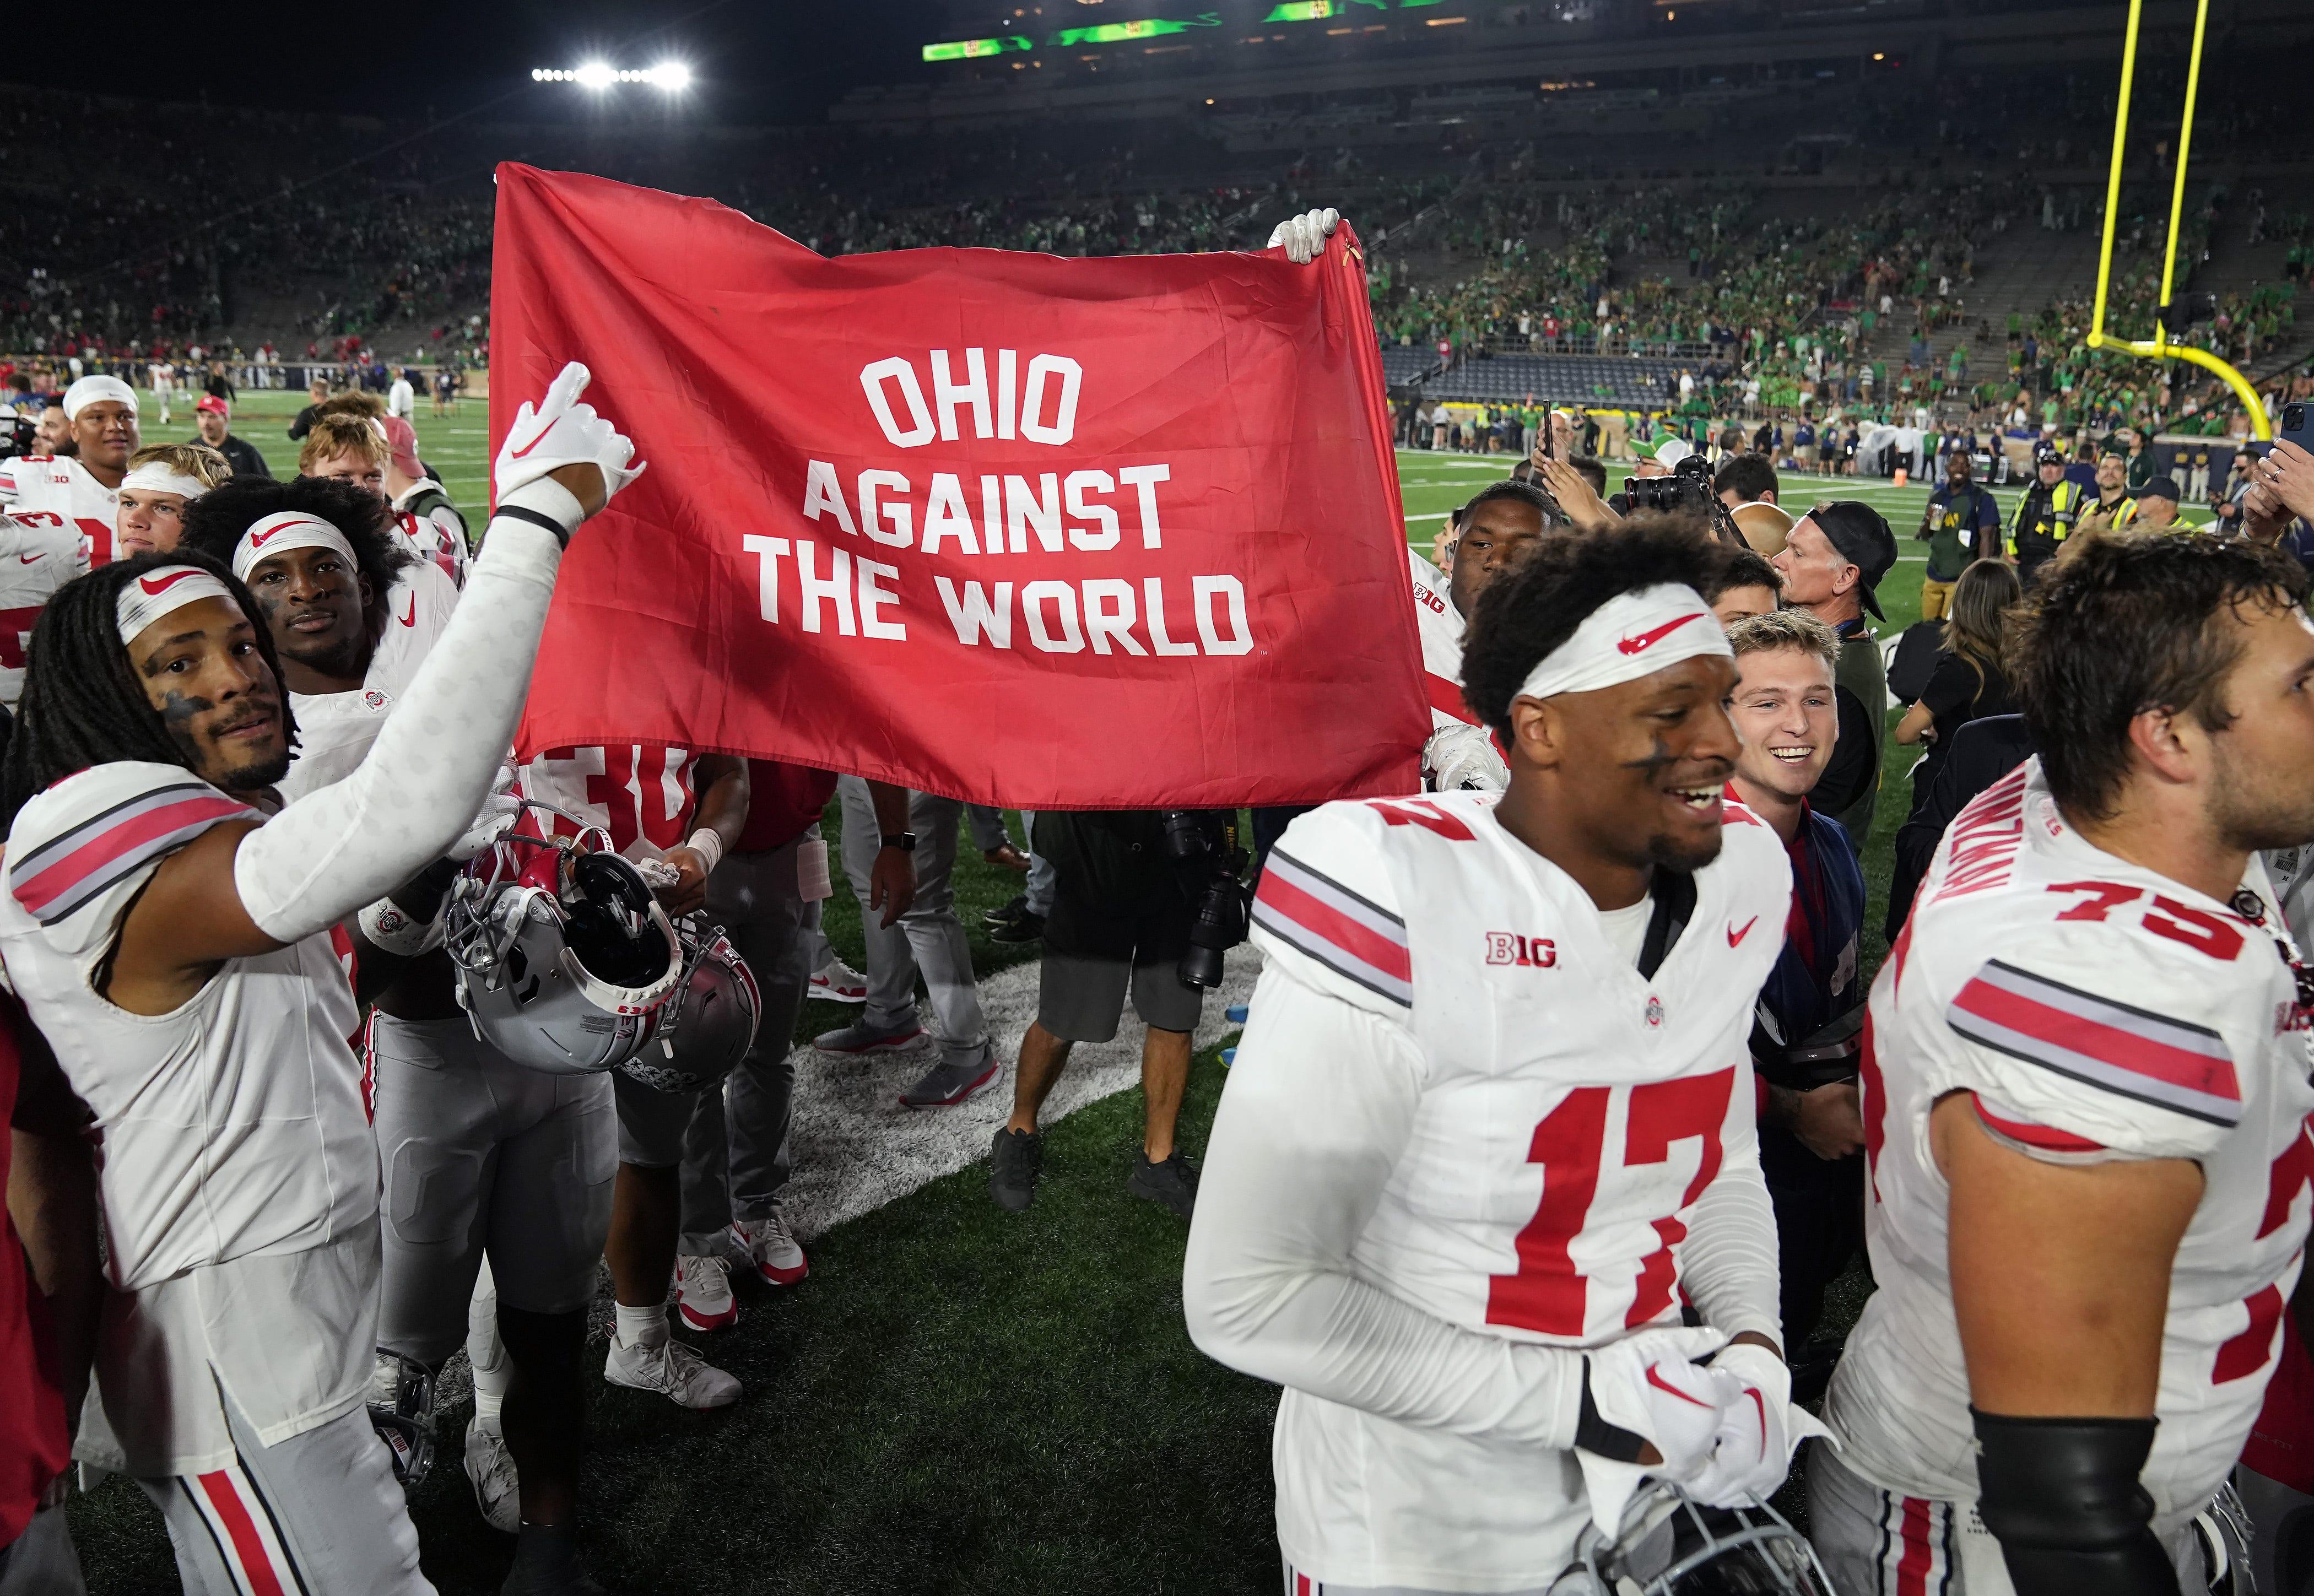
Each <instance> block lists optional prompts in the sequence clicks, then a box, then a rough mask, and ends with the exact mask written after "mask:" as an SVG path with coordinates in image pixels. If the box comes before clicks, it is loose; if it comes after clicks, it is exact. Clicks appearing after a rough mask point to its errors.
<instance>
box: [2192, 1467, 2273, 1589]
mask: <svg viewBox="0 0 2314 1596" xmlns="http://www.w3.org/2000/svg"><path fill="white" fill-rule="evenodd" d="M2256 1541H2257V1526H2255V1525H2254V1524H2252V1523H2251V1522H2250V1517H2249V1509H2248V1507H2246V1506H2245V1505H2243V1503H2242V1499H2241V1493H2240V1492H2239V1491H2237V1490H2235V1489H2234V1482H2233V1481H2231V1480H2228V1481H2226V1483H2225V1484H2223V1485H2221V1486H2219V1487H2218V1494H2217V1495H2215V1496H2212V1497H2211V1498H2210V1500H2209V1502H2208V1503H2206V1504H2205V1505H2204V1507H2203V1509H2202V1511H2201V1512H2197V1513H2195V1515H2194V1542H2195V1546H2196V1547H2197V1548H2199V1549H2200V1551H2201V1554H2202V1574H2203V1578H2204V1582H2205V1583H2206V1584H2207V1586H2208V1589H2209V1592H2210V1596H2257V1576H2256V1575H2255V1574H2252V1573H2251V1571H2250V1548H2251V1547H2252V1546H2253V1545H2254V1544H2255V1543H2256Z"/></svg>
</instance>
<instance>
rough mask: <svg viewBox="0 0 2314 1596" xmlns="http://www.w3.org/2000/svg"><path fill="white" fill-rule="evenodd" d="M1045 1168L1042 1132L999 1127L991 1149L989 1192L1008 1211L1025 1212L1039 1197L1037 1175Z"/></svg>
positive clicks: (989, 1154)
mask: <svg viewBox="0 0 2314 1596" xmlns="http://www.w3.org/2000/svg"><path fill="white" fill-rule="evenodd" d="M1044 1168H1045V1138H1044V1137H1043V1135H1041V1134H1040V1133H1038V1132H1035V1131H1016V1130H1013V1129H1011V1127H1010V1126H1000V1127H998V1129H997V1132H996V1142H995V1144H994V1146H992V1147H991V1148H990V1149H989V1150H988V1195H990V1196H992V1197H994V1198H995V1199H996V1205H997V1206H998V1207H999V1208H1002V1209H1003V1210H1004V1211H1005V1212H1007V1213H1025V1212H1028V1210H1029V1204H1031V1203H1033V1202H1035V1201H1036V1200H1037V1177H1038V1175H1040V1174H1042V1173H1043V1172H1044Z"/></svg>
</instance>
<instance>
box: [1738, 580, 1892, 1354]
mask: <svg viewBox="0 0 2314 1596" xmlns="http://www.w3.org/2000/svg"><path fill="white" fill-rule="evenodd" d="M1727 640H1728V642H1729V644H1730V645H1731V646H1732V647H1733V648H1735V650H1736V672H1737V679H1736V692H1735V695H1734V697H1733V698H1732V699H1731V700H1730V701H1729V703H1728V716H1729V719H1732V720H1734V721H1735V723H1736V730H1737V731H1739V732H1741V733H1742V734H1743V736H1744V751H1743V753H1742V754H1741V755H1739V756H1738V758H1737V761H1736V775H1735V778H1734V780H1731V781H1730V782H1729V783H1728V796H1729V797H1731V798H1736V799H1737V800H1738V801H1740V802H1741V803H1743V804H1744V807H1747V808H1749V809H1750V810H1751V811H1752V812H1753V814H1754V815H1756V816H1759V817H1760V819H1761V820H1762V821H1763V822H1764V823H1765V824H1767V826H1768V828H1769V829H1770V830H1771V831H1772V832H1774V833H1776V835H1777V836H1778V837H1779V838H1780V839H1781V840H1782V842H1783V844H1784V850H1785V852H1786V853H1787V855H1788V857H1789V858H1790V860H1791V866H1792V906H1791V911H1790V913H1789V914H1788V916H1787V918H1786V920H1785V921H1784V950H1783V953H1782V955H1781V956H1780V957H1778V959H1777V960H1776V964H1775V967H1774V968H1773V969H1772V970H1771V971H1770V972H1769V974H1768V981H1767V984H1766V985H1765V986H1764V987H1762V989H1761V992H1760V1001H1759V1007H1758V1009H1757V1010H1755V1012H1754V1016H1753V1029H1752V1062H1753V1067H1754V1069H1755V1070H1756V1071H1757V1072H1758V1077H1759V1080H1760V1083H1761V1102H1760V1168H1761V1172H1762V1174H1763V1175H1764V1176H1765V1177H1767V1182H1768V1196H1769V1199H1770V1200H1771V1202H1772V1203H1773V1204H1775V1209H1776V1234H1777V1240H1778V1251H1779V1253H1780V1262H1781V1269H1782V1283H1783V1323H1784V1338H1785V1341H1784V1344H1785V1345H1786V1346H1787V1347H1791V1348H1797V1347H1800V1346H1802V1345H1806V1341H1807V1338H1808V1336H1809V1334H1810V1332H1811V1331H1813V1330H1814V1329H1815V1323H1816V1320H1817V1319H1818V1318H1820V1317H1822V1314H1823V1311H1824V1288H1825V1286H1827V1285H1829V1284H1830V1283H1832V1282H1833V1280H1834V1279H1835V1278H1837V1277H1838V1276H1839V1274H1840V1273H1841V1271H1842V1270H1843V1269H1845V1268H1847V1266H1848V1262H1849V1260H1850V1258H1851V1257H1854V1256H1855V1254H1856V1252H1857V1250H1858V1248H1860V1247H1861V1246H1862V1245H1863V1243H1864V1160H1863V1157H1862V1152H1863V1148H1864V1121H1863V1118H1862V1115H1861V1114H1860V1112H1859V1105H1858V1098H1857V1085H1856V1078H1857V1070H1858V1059H1859V1042H1858V1039H1859V1036H1860V1034H1861V1030H1862V1022H1863V1017H1864V984H1863V983H1862V982H1861V981H1860V980H1859V978H1858V971H1857V955H1858V951H1859V948H1858V938H1859V932H1860V930H1862V927H1863V924H1864V873H1863V871H1862V870H1861V869H1859V867H1858V865H1857V861H1856V851H1855V849H1854V848H1853V847H1851V846H1850V842H1849V838H1848V833H1845V832H1844V831H1842V830H1841V826H1840V823H1839V822H1838V821H1836V820H1833V819H1832V818H1830V817H1829V816H1824V815H1822V814H1819V813H1818V812H1817V811H1816V810H1815V808H1814V807H1811V805H1810V804H1809V802H1808V794H1809V793H1810V791H1811V790H1812V789H1814V788H1815V785H1816V782H1817V780H1819V779H1820V778H1821V777H1822V776H1823V774H1824V771H1825V769H1826V768H1827V767H1828V766H1829V765H1830V764H1831V763H1832V755H1833V748H1834V746H1835V745H1836V738H1837V737H1838V736H1840V735H1841V729H1842V728H1841V727H1840V720H1839V713H1838V710H1837V709H1836V707H1835V703H1834V699H1835V692H1836V690H1835V688H1834V687H1833V671H1834V670H1835V668H1836V667H1837V666H1838V663H1839V659H1840V654H1841V643H1840V639H1839V638H1838V637H1837V636H1836V635H1835V634H1834V633H1833V630H1832V628H1831V627H1829V626H1827V625H1825V624H1824V622H1821V621H1818V620H1817V619H1815V617H1814V616H1812V615H1810V614H1808V613H1806V611H1802V610H1778V611H1773V612H1771V613H1768V614H1765V615H1754V616H1752V617H1750V618H1749V619H1747V620H1744V621H1739V622H1736V624H1735V625H1734V626H1732V627H1730V628H1729V629H1728V632H1727Z"/></svg>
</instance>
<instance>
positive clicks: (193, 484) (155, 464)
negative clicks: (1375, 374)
mask: <svg viewBox="0 0 2314 1596" xmlns="http://www.w3.org/2000/svg"><path fill="white" fill-rule="evenodd" d="M132 488H133V489H137V490H138V491H140V492H147V493H177V494H182V495H183V496H184V498H185V502H186V503H188V504H190V503H191V502H192V501H193V500H194V499H197V498H199V497H200V496H201V495H202V494H204V493H207V492H208V484H207V483H205V482H203V481H201V480H200V479H199V477H188V476H181V475H179V474H178V473H177V472H172V471H171V470H170V469H169V468H168V467H167V466H165V465H163V464H162V463H160V462H159V461H157V460H148V461H146V463H144V464H142V465H140V466H138V467H137V469H136V470H135V471H132V472H129V473H128V475H127V476H125V477H123V478H121V479H120V490H121V491H122V492H123V493H126V492H128V490H129V489H132Z"/></svg>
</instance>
